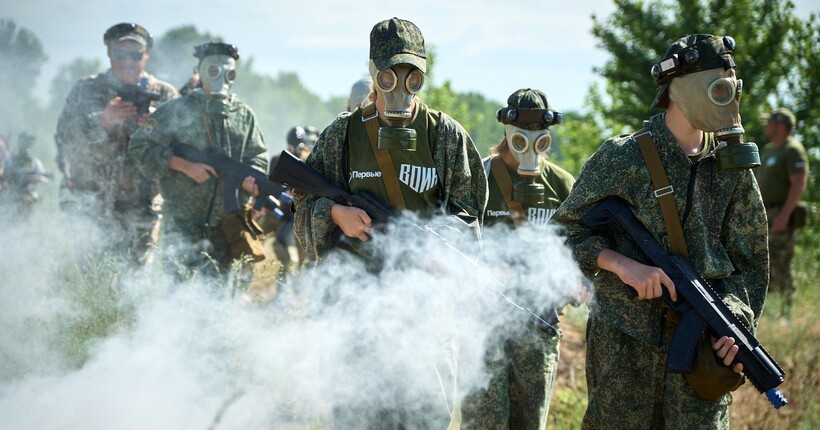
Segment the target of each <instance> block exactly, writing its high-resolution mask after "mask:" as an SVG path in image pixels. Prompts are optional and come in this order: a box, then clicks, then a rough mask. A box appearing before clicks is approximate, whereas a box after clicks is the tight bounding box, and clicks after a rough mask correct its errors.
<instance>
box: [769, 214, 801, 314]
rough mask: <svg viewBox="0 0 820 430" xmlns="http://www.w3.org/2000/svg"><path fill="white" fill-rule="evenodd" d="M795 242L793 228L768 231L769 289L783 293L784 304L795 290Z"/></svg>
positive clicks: (786, 304) (789, 302)
mask: <svg viewBox="0 0 820 430" xmlns="http://www.w3.org/2000/svg"><path fill="white" fill-rule="evenodd" d="M796 244H797V234H796V231H795V229H793V228H786V231H784V232H782V233H772V232H769V266H770V267H769V291H776V292H778V293H780V294H782V295H783V303H784V306H790V305H791V303H792V301H793V299H794V294H795V292H796V289H795V286H794V270H793V268H792V260H794V247H795V245H796Z"/></svg>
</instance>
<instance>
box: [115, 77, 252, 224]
mask: <svg viewBox="0 0 820 430" xmlns="http://www.w3.org/2000/svg"><path fill="white" fill-rule="evenodd" d="M206 99H207V97H206V96H205V94H204V93H203V92H202V91H201V90H196V91H191V92H190V93H188V95H186V96H185V97H181V98H178V99H175V100H172V101H170V102H168V103H166V104H164V105H162V106H160V107H159V108H158V109H157V110H156V111H155V112H154V113H153V114H151V117H150V118H149V119H148V120H147V121H145V122H144V123H143V124H142V127H140V128H139V129H138V130H137V131H136V132H135V133H134V134H133V135H132V136H131V145H130V146H129V148H128V154H129V155H130V156H131V159H132V160H134V164H135V165H136V166H137V168H138V169H139V171H140V172H142V173H143V174H144V175H145V176H146V177H149V178H156V179H159V186H160V193H161V194H162V197H163V200H164V202H163V206H162V212H163V215H164V216H167V217H169V218H170V220H171V221H173V222H174V223H189V224H195V225H199V226H218V225H220V222H221V219H222V217H223V216H224V215H225V205H224V201H223V199H222V196H223V194H222V181H220V180H219V179H218V178H211V179H209V180H208V181H207V182H204V183H202V184H200V185H198V184H197V183H196V182H194V181H193V180H192V179H190V178H189V177H188V176H186V175H185V174H183V173H181V172H177V171H174V170H171V169H170V168H169V167H168V162H169V161H170V160H171V156H172V155H173V149H172V148H171V144H173V143H181V144H186V145H190V146H193V147H195V148H199V149H205V148H208V147H211V146H218V147H220V148H221V149H222V151H223V152H225V153H226V154H227V155H229V156H230V157H232V158H234V159H236V160H240V161H242V162H243V163H245V164H247V165H249V166H251V167H253V168H255V169H257V170H259V171H262V172H266V171H267V167H268V157H267V152H266V149H265V142H264V140H263V139H262V133H261V131H260V130H259V126H258V125H257V123H256V117H255V116H254V114H253V111H251V109H250V108H249V107H248V106H246V105H245V104H244V103H242V102H241V101H238V100H236V98H234V99H233V101H232V102H231V107H230V110H229V113H228V118H227V119H225V120H221V119H214V118H212V117H208V116H207V115H206V114H205V101H206ZM206 123H207V126H206V125H205V124H206ZM240 198H247V196H246V195H244V193H242V194H241V195H240ZM241 202H242V201H241V200H240V203H241Z"/></svg>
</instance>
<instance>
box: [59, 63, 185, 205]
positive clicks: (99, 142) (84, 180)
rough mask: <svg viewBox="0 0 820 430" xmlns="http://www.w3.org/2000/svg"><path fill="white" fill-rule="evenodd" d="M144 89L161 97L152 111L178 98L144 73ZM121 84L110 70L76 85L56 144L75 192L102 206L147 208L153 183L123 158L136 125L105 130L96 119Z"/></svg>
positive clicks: (128, 123) (167, 86)
mask: <svg viewBox="0 0 820 430" xmlns="http://www.w3.org/2000/svg"><path fill="white" fill-rule="evenodd" d="M143 79H145V81H146V83H147V87H146V88H147V89H148V90H149V91H153V92H156V93H159V94H160V96H161V97H162V98H161V100H160V101H155V102H152V104H151V105H152V106H153V107H157V106H159V105H160V104H161V103H163V102H165V101H167V100H170V99H172V98H174V97H178V96H179V93H178V92H177V90H176V88H174V87H173V86H172V85H171V84H168V83H166V82H163V81H160V80H159V79H157V78H155V77H154V76H152V75H150V74H148V73H144V74H143ZM119 86H120V83H119V81H117V78H115V77H114V75H113V74H112V73H111V70H110V69H109V70H108V71H107V72H105V73H100V74H99V75H96V76H90V77H87V78H84V79H81V80H80V81H79V82H77V84H76V85H74V88H73V89H72V90H71V93H70V94H69V96H68V99H67V100H66V104H65V107H64V108H63V112H62V113H61V114H60V119H59V121H58V123H57V138H58V141H59V142H60V145H62V147H61V148H60V152H61V154H62V156H63V160H61V161H62V162H63V163H64V164H65V166H66V168H67V169H68V170H67V172H66V173H67V175H70V176H69V177H70V179H71V181H72V182H73V183H74V190H76V191H83V192H90V193H93V194H94V195H95V196H96V198H97V200H98V201H100V202H102V203H104V204H105V209H110V208H112V207H113V204H114V203H118V204H125V205H127V206H139V207H149V206H150V205H151V198H152V197H153V195H154V192H152V188H154V187H152V186H151V185H152V183H151V182H150V181H146V180H145V178H143V177H142V176H141V175H140V174H139V172H137V170H136V169H135V168H134V165H133V164H132V163H131V160H130V159H129V158H128V156H127V155H126V151H127V148H128V137H129V136H130V135H131V133H133V132H134V130H136V129H137V120H136V119H131V120H128V121H126V122H125V123H123V124H120V125H117V126H114V127H111V128H108V129H105V128H103V127H102V126H101V125H100V123H99V114H100V112H102V111H103V110H104V109H105V107H106V105H108V102H109V101H110V100H111V99H113V98H114V97H116V96H117V89H118V87H119Z"/></svg>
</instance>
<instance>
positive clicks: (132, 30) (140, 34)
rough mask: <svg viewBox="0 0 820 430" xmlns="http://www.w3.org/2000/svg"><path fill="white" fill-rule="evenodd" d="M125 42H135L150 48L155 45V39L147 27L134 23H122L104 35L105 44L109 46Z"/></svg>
mask: <svg viewBox="0 0 820 430" xmlns="http://www.w3.org/2000/svg"><path fill="white" fill-rule="evenodd" d="M123 40H133V41H134V42H137V43H139V44H140V45H142V46H147V47H148V48H150V47H151V45H153V44H154V38H153V37H151V33H149V32H148V30H146V29H145V27H143V26H141V25H139V24H135V23H133V22H121V23H119V24H115V25H114V26H112V27H111V28H109V29H108V30H106V31H105V34H104V35H103V43H105V44H106V45H108V44H109V43H111V42H118V41H123Z"/></svg>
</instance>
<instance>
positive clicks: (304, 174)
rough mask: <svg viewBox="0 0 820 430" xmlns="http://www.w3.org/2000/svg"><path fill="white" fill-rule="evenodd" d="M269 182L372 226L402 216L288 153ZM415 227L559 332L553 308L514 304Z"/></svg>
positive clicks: (543, 327)
mask: <svg viewBox="0 0 820 430" xmlns="http://www.w3.org/2000/svg"><path fill="white" fill-rule="evenodd" d="M270 180H271V181H274V182H278V183H281V184H285V185H287V186H289V187H292V188H296V189H299V190H302V191H304V192H306V193H310V194H313V195H317V196H321V197H326V198H329V199H331V200H333V201H334V202H336V203H338V204H341V205H345V206H353V207H357V208H359V209H362V210H364V211H365V212H367V215H368V216H370V219H371V220H372V221H373V223H374V224H375V225H385V224H387V223H389V222H390V221H391V220H395V219H397V218H399V217H401V214H399V213H398V212H397V211H396V210H395V209H393V208H392V207H391V206H389V205H386V204H384V203H382V202H381V201H380V200H379V199H377V198H375V197H374V196H373V195H372V194H370V193H367V192H359V193H350V192H348V191H345V190H344V189H342V188H340V187H337V186H335V185H333V184H331V183H330V182H328V181H327V179H325V177H324V176H322V175H321V174H320V173H319V172H317V171H315V170H313V169H312V168H311V167H310V166H308V165H307V164H305V163H304V162H302V160H300V159H298V158H296V156H294V155H293V154H291V153H290V152H287V151H282V155H281V156H280V157H279V162H278V163H277V164H276V166H274V168H273V170H272V171H271V174H270ZM416 227H418V228H419V229H420V230H422V231H425V232H427V233H430V234H432V235H434V236H436V237H437V238H438V239H440V240H441V242H442V243H443V244H444V245H445V246H446V247H447V248H448V249H450V251H452V252H454V253H455V254H456V255H458V256H459V257H461V259H462V260H463V261H464V262H467V263H468V264H470V266H471V267H473V268H474V269H475V271H476V272H475V273H480V274H481V276H480V278H481V279H482V281H483V284H484V285H485V286H486V287H487V288H488V289H490V290H491V291H493V292H494V293H495V294H497V295H499V296H500V297H502V298H503V299H504V300H505V301H507V302H508V303H509V304H511V305H512V306H514V307H516V308H518V309H519V310H521V311H524V312H526V313H528V314H529V321H530V322H531V323H532V324H534V325H535V326H536V327H538V328H539V329H540V330H542V331H543V332H545V333H547V334H548V335H550V336H555V335H556V334H557V333H558V329H557V328H556V327H555V325H554V324H555V323H557V322H558V315H557V313H556V312H555V310H554V309H553V310H552V312H551V313H550V315H549V316H547V317H546V319H544V318H542V317H541V316H539V315H538V314H536V313H535V312H533V311H532V310H531V309H529V308H525V307H523V306H521V305H519V304H517V303H515V302H514V301H513V300H512V299H510V298H509V297H507V296H506V295H505V294H504V293H503V291H504V290H505V289H506V286H505V285H504V283H502V282H501V281H499V280H498V279H496V278H495V277H494V276H492V275H491V274H489V273H486V271H485V270H484V269H483V268H482V267H481V266H480V265H479V264H478V263H477V262H475V260H473V259H472V258H470V257H469V256H467V255H466V254H464V253H463V252H461V251H460V250H458V248H456V247H454V246H453V245H452V244H450V243H449V242H447V240H446V239H444V238H443V237H441V235H439V234H438V233H436V231H435V230H433V228H432V227H430V226H428V225H425V226H423V227H422V226H420V225H416ZM547 320H549V321H547Z"/></svg>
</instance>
